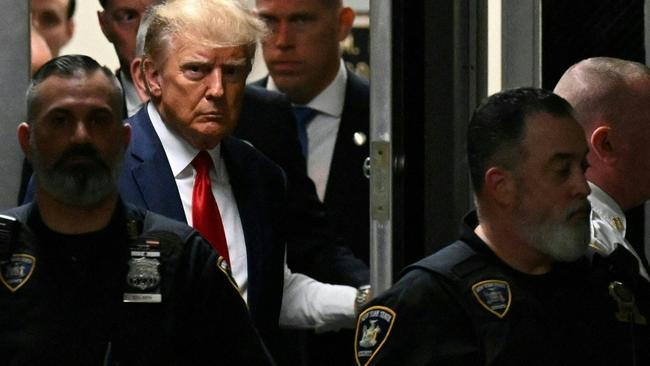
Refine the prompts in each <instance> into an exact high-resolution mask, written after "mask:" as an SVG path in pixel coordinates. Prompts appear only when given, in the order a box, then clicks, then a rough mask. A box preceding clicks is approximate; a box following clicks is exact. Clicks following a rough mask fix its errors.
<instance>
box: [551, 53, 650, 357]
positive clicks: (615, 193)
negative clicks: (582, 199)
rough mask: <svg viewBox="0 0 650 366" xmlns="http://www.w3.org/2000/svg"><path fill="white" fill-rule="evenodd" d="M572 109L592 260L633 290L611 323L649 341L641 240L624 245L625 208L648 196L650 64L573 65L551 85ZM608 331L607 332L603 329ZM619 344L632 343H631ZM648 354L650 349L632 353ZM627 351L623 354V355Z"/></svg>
mask: <svg viewBox="0 0 650 366" xmlns="http://www.w3.org/2000/svg"><path fill="white" fill-rule="evenodd" d="M555 93H557V94H558V95H560V96H562V97H563V98H566V100H567V101H568V102H569V103H571V105H572V106H573V107H574V109H575V111H576V118H577V120H578V122H579V123H580V124H581V125H582V127H583V128H584V130H585V133H586V137H587V138H586V140H587V143H588V145H589V155H588V156H587V157H588V160H589V166H590V167H589V170H587V173H586V177H587V180H588V182H589V186H590V188H591V194H590V195H589V197H588V199H589V201H590V203H591V206H592V212H591V244H590V258H591V259H592V261H593V266H594V269H596V270H598V273H597V274H599V275H601V276H604V277H606V278H608V279H609V280H611V281H614V282H617V283H618V285H617V286H624V287H625V288H628V289H629V290H631V291H632V292H633V293H634V295H635V298H634V303H633V304H630V305H629V306H628V307H629V310H626V311H627V312H628V313H629V314H628V315H626V316H624V317H623V319H621V321H619V322H617V323H618V324H617V325H618V326H619V327H624V328H628V330H633V334H634V335H635V337H636V338H643V337H645V339H646V344H647V342H650V340H649V339H650V327H649V324H648V322H647V319H646V317H647V316H650V275H648V267H647V259H646V250H644V247H643V243H638V242H630V241H628V239H627V238H626V233H628V232H629V231H630V227H629V225H628V223H629V221H628V220H627V219H626V217H625V214H624V212H627V211H629V210H631V209H632V208H634V207H637V206H639V205H641V204H643V202H645V201H647V200H648V199H650V159H648V157H650V129H649V128H648V122H647V119H648V115H649V114H650V103H648V100H650V68H648V67H647V66H646V65H644V64H641V63H638V62H632V61H627V60H621V59H616V58H610V57H594V58H589V59H585V60H582V61H580V62H578V63H576V64H575V65H573V66H571V67H570V68H569V69H568V70H567V71H566V72H565V73H564V75H563V76H562V78H561V79H560V81H559V82H558V84H557V85H556V87H555ZM608 333H609V332H608ZM625 348H630V346H629V345H627V346H625ZM636 351H637V353H638V355H636V357H638V358H640V359H642V358H646V359H647V358H648V357H650V355H649V353H650V349H648V347H642V348H639V349H638V350H636ZM621 353H626V352H624V351H623V352H621Z"/></svg>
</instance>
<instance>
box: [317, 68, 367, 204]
mask: <svg viewBox="0 0 650 366" xmlns="http://www.w3.org/2000/svg"><path fill="white" fill-rule="evenodd" d="M347 73H348V81H347V85H346V88H345V102H344V104H343V112H342V113H341V124H340V125H339V132H338V134H337V136H336V143H335V145H334V153H333V155H332V165H331V168H330V174H329V177H328V180H327V188H326V190H325V201H328V197H329V198H330V199H331V198H332V197H331V196H332V193H331V192H333V191H337V190H338V189H339V188H338V187H337V186H338V184H340V183H342V182H345V181H346V180H348V179H350V174H353V178H354V179H359V178H361V176H362V174H363V170H362V166H363V161H364V160H365V159H366V157H367V156H368V154H369V147H368V143H369V132H370V131H369V121H368V116H367V115H368V110H367V109H368V101H367V96H366V97H365V99H364V97H363V96H362V95H358V93H357V90H356V88H355V87H354V83H359V82H361V81H357V78H358V77H357V76H356V75H354V73H352V72H350V71H349V70H347ZM357 132H359V133H362V134H364V135H365V137H366V140H365V141H364V143H363V144H361V145H357V144H356V143H355V139H354V135H355V133H357ZM364 179H365V177H364Z"/></svg>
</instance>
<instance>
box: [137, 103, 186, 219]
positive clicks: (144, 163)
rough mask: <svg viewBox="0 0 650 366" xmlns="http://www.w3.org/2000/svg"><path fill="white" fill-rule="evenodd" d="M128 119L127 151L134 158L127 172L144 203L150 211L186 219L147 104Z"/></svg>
mask: <svg viewBox="0 0 650 366" xmlns="http://www.w3.org/2000/svg"><path fill="white" fill-rule="evenodd" d="M129 122H130V123H131V125H132V129H133V139H132V143H131V145H130V146H129V153H130V157H132V158H133V159H134V161H135V164H134V165H133V167H132V169H131V171H130V174H131V176H132V178H133V181H134V183H135V185H136V186H137V188H138V191H139V193H140V195H141V199H142V201H143V202H144V204H145V207H146V208H147V209H149V210H151V211H153V212H156V213H159V214H162V215H165V216H168V217H171V218H173V219H176V220H179V221H183V222H187V220H186V218H185V212H184V211H183V204H182V202H181V198H180V195H179V193H178V187H177V186H176V181H175V179H174V175H173V174H172V171H171V167H170V165H169V161H168V160H167V156H166V155H165V151H164V149H163V147H162V143H161V142H160V139H159V138H158V135H157V134H156V131H155V130H154V128H153V125H152V124H151V120H150V119H149V115H148V114H147V111H146V107H143V108H142V109H140V111H139V112H138V113H137V114H136V115H135V116H133V118H132V119H131V120H129ZM153 187H155V189H154V188H153Z"/></svg>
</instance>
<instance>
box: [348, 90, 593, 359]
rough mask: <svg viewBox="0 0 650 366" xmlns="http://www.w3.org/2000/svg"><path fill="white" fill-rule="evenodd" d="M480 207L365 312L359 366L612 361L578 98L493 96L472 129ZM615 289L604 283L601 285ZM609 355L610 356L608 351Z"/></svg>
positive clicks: (534, 93) (539, 93)
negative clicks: (602, 339)
mask: <svg viewBox="0 0 650 366" xmlns="http://www.w3.org/2000/svg"><path fill="white" fill-rule="evenodd" d="M467 143H468V160H469V167H470V173H471V178H472V184H473V188H474V191H475V203H476V208H477V210H476V212H475V213H471V214H469V215H468V216H467V217H466V219H465V231H464V233H463V235H462V236H461V238H460V240H459V241H457V242H455V243H453V244H451V245H449V246H447V247H445V248H443V249H442V250H440V251H439V252H437V253H435V254H433V255H432V256H430V257H428V258H425V259H423V260H422V261H420V262H418V263H415V264H413V265H411V266H409V267H407V268H406V269H405V270H404V272H403V273H402V277H401V279H400V280H399V281H398V282H397V283H396V284H395V285H394V286H393V287H392V288H391V289H389V290H388V291H387V292H385V293H384V294H382V295H380V296H379V297H378V298H377V299H375V300H373V301H371V303H370V304H369V305H368V306H367V307H366V308H365V310H364V311H362V313H361V314H360V315H359V317H358V320H357V329H356V339H355V357H356V360H357V363H358V364H359V365H398V364H399V365H415V366H417V365H524V364H534V365H564V364H588V362H593V363H594V364H602V360H603V359H601V358H600V356H601V355H600V354H599V353H601V352H602V353H603V354H606V350H605V349H604V348H603V347H598V345H597V344H596V343H592V341H594V339H593V338H594V336H592V335H593V334H597V332H598V331H599V329H598V328H596V325H594V324H601V323H595V322H594V319H593V317H594V316H601V315H602V314H603V313H604V310H602V309H603V308H602V307H601V306H600V304H601V303H602V302H599V301H601V300H602V299H601V298H600V297H599V296H600V295H601V294H602V293H601V292H596V291H593V288H594V287H595V286H596V285H595V284H594V285H593V286H592V285H591V283H590V282H589V276H588V273H589V272H588V270H587V269H588V268H587V266H586V262H585V261H583V260H579V261H577V262H574V261H576V260H578V259H582V258H581V257H582V256H583V254H584V253H585V251H586V249H587V246H588V243H589V213H590V206H589V202H588V201H587V196H588V194H589V192H590V191H589V186H588V185H587V181H586V180H585V177H584V172H585V169H586V168H587V162H586V155H587V151H588V149H587V144H586V142H585V139H584V133H583V131H582V129H581V128H580V125H579V124H578V123H577V122H576V120H575V119H574V118H573V116H572V108H571V106H570V105H569V104H568V103H567V102H566V101H565V100H563V99H562V98H560V97H558V96H556V95H554V94H552V93H550V92H547V91H544V90H541V89H535V88H521V89H515V90H510V91H505V92H501V93H498V94H495V95H493V96H491V97H489V98H488V99H487V100H486V101H485V102H484V103H483V104H482V105H480V106H479V107H478V109H477V110H476V112H475V113H474V116H473V118H472V120H471V122H470V125H469V130H468V138H467ZM603 288H604V289H605V290H606V287H602V285H601V287H600V289H603ZM603 351H604V352H603Z"/></svg>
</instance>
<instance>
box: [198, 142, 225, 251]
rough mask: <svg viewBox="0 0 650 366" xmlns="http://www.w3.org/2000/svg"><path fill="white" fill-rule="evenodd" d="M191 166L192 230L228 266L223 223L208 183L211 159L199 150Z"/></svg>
mask: <svg viewBox="0 0 650 366" xmlns="http://www.w3.org/2000/svg"><path fill="white" fill-rule="evenodd" d="M192 166H193V167H194V170H196V176H195V177H194V190H193V191H192V223H193V224H194V228H195V229H196V230H198V232H200V233H201V235H203V237H204V238H206V239H207V240H208V242H210V244H211V245H212V247H213V248H214V249H216V250H217V252H218V253H219V254H220V255H221V256H222V257H223V258H224V259H225V260H226V262H228V264H230V257H229V256H228V244H227V243H226V233H225V232H224V229H223V222H221V214H220V213H219V207H218V206H217V201H216V200H215V199H214V195H212V183H211V182H210V167H212V158H211V157H210V155H209V154H208V153H207V152H206V151H205V150H201V151H200V152H199V153H198V155H196V157H195V158H194V160H192Z"/></svg>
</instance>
